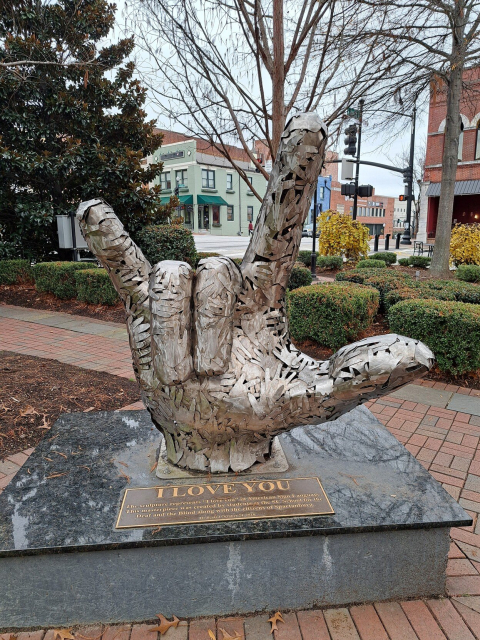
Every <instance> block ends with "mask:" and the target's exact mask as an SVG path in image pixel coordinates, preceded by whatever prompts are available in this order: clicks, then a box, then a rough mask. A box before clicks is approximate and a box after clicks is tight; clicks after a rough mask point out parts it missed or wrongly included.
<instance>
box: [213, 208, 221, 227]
mask: <svg viewBox="0 0 480 640" xmlns="http://www.w3.org/2000/svg"><path fill="white" fill-rule="evenodd" d="M212 220H213V224H214V226H220V207H219V206H218V205H217V204H214V205H212Z"/></svg>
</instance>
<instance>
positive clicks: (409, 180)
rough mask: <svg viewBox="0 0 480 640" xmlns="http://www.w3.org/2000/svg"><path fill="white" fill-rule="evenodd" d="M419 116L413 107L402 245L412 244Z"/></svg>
mask: <svg viewBox="0 0 480 640" xmlns="http://www.w3.org/2000/svg"><path fill="white" fill-rule="evenodd" d="M416 115H417V107H413V115H412V130H411V134H410V159H409V163H408V172H407V175H406V176H405V182H406V184H407V194H406V195H407V220H406V224H405V228H404V231H403V236H402V239H401V241H400V242H401V244H412V239H411V232H410V228H411V223H412V200H413V163H414V158H415V119H416Z"/></svg>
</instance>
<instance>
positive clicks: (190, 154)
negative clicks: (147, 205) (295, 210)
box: [149, 130, 267, 236]
mask: <svg viewBox="0 0 480 640" xmlns="http://www.w3.org/2000/svg"><path fill="white" fill-rule="evenodd" d="M161 132H162V133H163V143H162V146H161V148H160V149H158V150H157V151H156V152H155V154H154V155H153V156H152V157H151V158H150V159H149V161H151V162H158V161H161V162H163V172H162V174H161V176H160V178H159V180H158V181H157V183H158V184H159V185H160V186H161V188H162V202H164V203H167V202H168V201H169V200H170V196H171V195H172V194H173V192H174V189H175V187H176V186H177V185H178V187H179V200H180V207H179V211H178V213H179V215H181V216H182V217H183V219H184V225H185V226H186V227H187V228H189V229H191V230H192V231H193V232H205V233H211V234H213V235H228V236H232V235H236V234H238V235H248V225H249V222H252V223H253V224H255V221H256V219H257V216H258V213H259V211H260V206H261V202H260V201H259V200H258V198H256V197H255V195H254V193H253V191H252V190H251V189H249V187H248V185H247V184H246V183H245V182H244V180H242V178H241V177H240V176H239V174H238V173H237V172H236V171H235V169H233V167H232V166H231V165H230V163H229V162H228V161H227V160H226V158H225V157H224V156H223V155H222V154H221V153H220V152H219V151H218V150H217V149H215V148H214V147H212V145H210V143H209V142H207V141H206V140H202V139H201V138H194V137H191V136H187V135H185V134H183V133H177V132H174V131H165V130H161ZM229 153H230V154H231V156H232V159H233V160H234V161H235V162H236V163H237V164H238V165H239V166H240V167H241V168H242V169H243V170H244V171H245V172H246V173H247V175H248V178H249V180H250V183H251V184H252V186H253V188H254V189H255V190H256V191H257V193H259V194H260V196H261V197H262V198H263V196H264V194H265V191H266V187H267V181H266V180H265V178H264V177H263V175H262V174H261V173H259V172H258V171H257V170H256V169H255V166H254V164H253V162H252V161H251V159H250V158H249V156H248V154H247V153H246V152H245V150H244V149H240V148H238V147H229Z"/></svg>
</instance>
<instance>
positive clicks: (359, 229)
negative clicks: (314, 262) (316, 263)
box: [318, 210, 369, 262]
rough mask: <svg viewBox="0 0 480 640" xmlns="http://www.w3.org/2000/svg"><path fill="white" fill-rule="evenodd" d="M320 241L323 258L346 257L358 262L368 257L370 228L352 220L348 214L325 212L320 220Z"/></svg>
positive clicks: (319, 246) (319, 245) (319, 247)
mask: <svg viewBox="0 0 480 640" xmlns="http://www.w3.org/2000/svg"><path fill="white" fill-rule="evenodd" d="M318 228H319V230H320V239H319V241H318V249H319V252H320V255H322V256H345V258H346V259H347V260H352V261H355V262H356V261H357V260H360V258H366V257H367V255H368V250H369V247H368V238H369V235H368V228H367V227H366V226H365V225H364V224H362V223H361V222H358V220H352V218H350V216H349V215H347V214H346V213H338V211H331V210H329V211H324V212H323V213H322V214H321V215H320V216H319V218H318Z"/></svg>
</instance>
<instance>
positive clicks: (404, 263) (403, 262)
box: [398, 258, 410, 267]
mask: <svg viewBox="0 0 480 640" xmlns="http://www.w3.org/2000/svg"><path fill="white" fill-rule="evenodd" d="M398 264H399V265H400V266H401V267H409V266H410V258H399V259H398Z"/></svg>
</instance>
